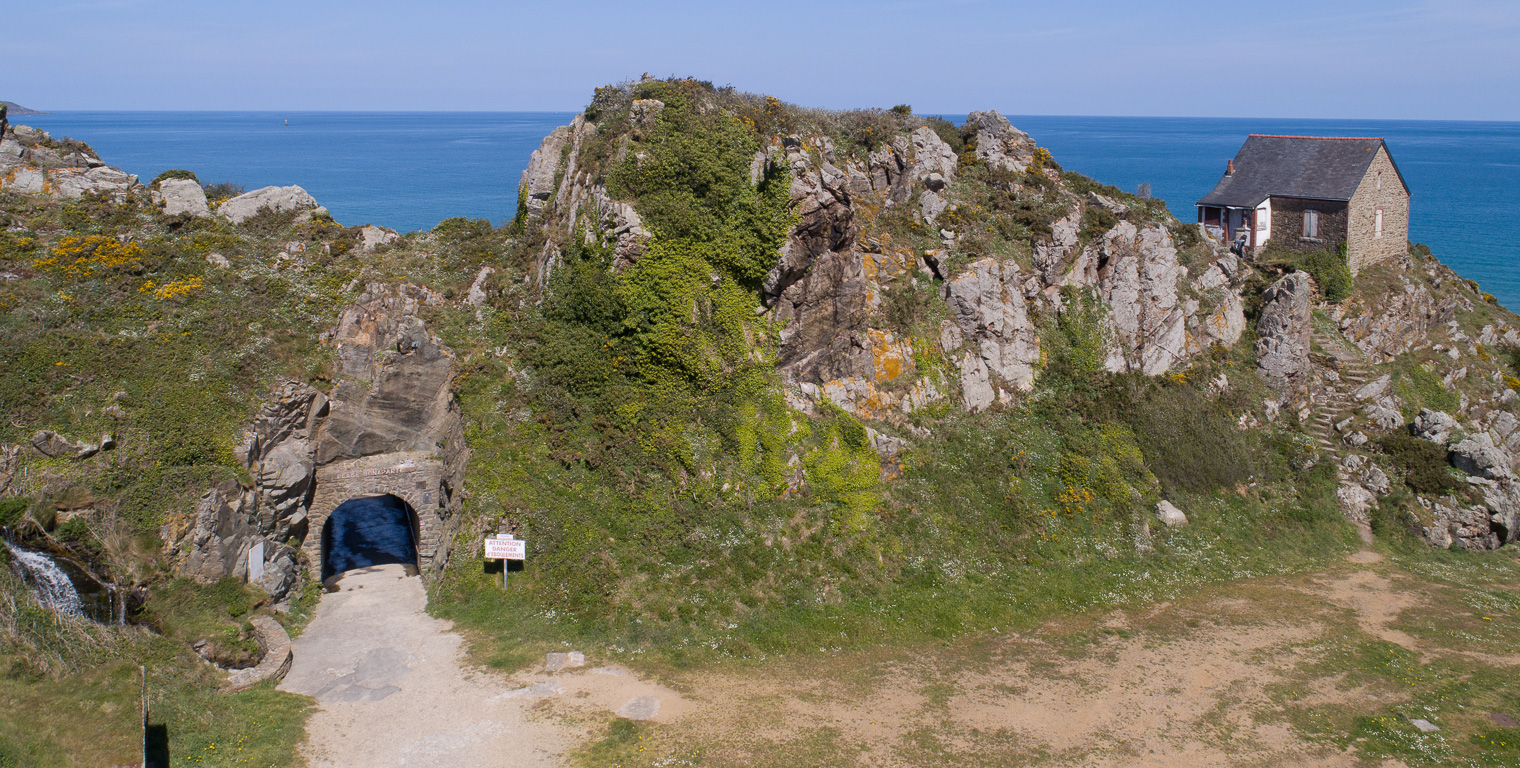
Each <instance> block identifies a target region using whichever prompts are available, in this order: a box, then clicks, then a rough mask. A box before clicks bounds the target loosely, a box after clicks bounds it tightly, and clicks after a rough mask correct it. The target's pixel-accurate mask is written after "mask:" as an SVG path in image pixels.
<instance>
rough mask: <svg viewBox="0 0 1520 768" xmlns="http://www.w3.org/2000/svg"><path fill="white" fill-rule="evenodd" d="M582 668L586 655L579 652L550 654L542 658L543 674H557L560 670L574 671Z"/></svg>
mask: <svg viewBox="0 0 1520 768" xmlns="http://www.w3.org/2000/svg"><path fill="white" fill-rule="evenodd" d="M584 666H586V655H585V654H583V653H581V652H580V651H569V652H567V653H550V654H547V655H545V657H544V671H545V672H558V671H560V670H562V669H574V668H576V667H584Z"/></svg>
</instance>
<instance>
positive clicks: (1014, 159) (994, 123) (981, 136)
mask: <svg viewBox="0 0 1520 768" xmlns="http://www.w3.org/2000/svg"><path fill="white" fill-rule="evenodd" d="M966 126H967V128H972V129H974V131H975V133H974V134H973V140H974V141H975V142H976V156H977V158H978V159H980V160H981V161H982V162H985V163H986V164H987V165H988V166H989V167H992V168H998V169H1000V170H1004V171H1012V172H1014V173H1023V172H1024V169H1026V168H1028V167H1029V164H1030V163H1031V162H1033V161H1034V150H1035V144H1034V141H1033V140H1032V139H1030V138H1029V134H1027V133H1024V132H1023V131H1021V130H1019V129H1017V128H1015V127H1013V125H1011V124H1010V123H1009V122H1008V118H1006V117H1003V116H1002V115H1001V114H999V113H998V112H996V111H987V112H972V113H971V114H970V115H968V116H967V117H966Z"/></svg>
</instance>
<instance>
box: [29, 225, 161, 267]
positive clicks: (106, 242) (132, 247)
mask: <svg viewBox="0 0 1520 768" xmlns="http://www.w3.org/2000/svg"><path fill="white" fill-rule="evenodd" d="M32 266H33V267H35V268H36V269H40V270H46V271H50V272H57V273H60V274H64V275H68V276H69V277H74V278H86V277H93V276H95V275H98V274H101V273H104V272H110V271H118V270H131V269H135V268H137V267H140V266H142V246H139V245H138V244H137V243H132V242H127V243H123V242H119V241H117V240H116V239H115V238H111V237H106V236H104V235H89V236H87V237H79V236H75V235H70V236H68V237H65V238H63V239H62V240H59V241H58V245H56V246H54V247H53V253H52V255H51V256H48V257H46V258H42V259H37V260H35V261H33V262H32Z"/></svg>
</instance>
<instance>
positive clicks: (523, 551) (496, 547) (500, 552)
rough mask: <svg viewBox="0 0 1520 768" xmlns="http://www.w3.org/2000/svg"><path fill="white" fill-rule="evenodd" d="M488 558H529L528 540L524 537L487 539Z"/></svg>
mask: <svg viewBox="0 0 1520 768" xmlns="http://www.w3.org/2000/svg"><path fill="white" fill-rule="evenodd" d="M486 559H487V560H527V559H528V542H526V541H524V540H522V539H486Z"/></svg>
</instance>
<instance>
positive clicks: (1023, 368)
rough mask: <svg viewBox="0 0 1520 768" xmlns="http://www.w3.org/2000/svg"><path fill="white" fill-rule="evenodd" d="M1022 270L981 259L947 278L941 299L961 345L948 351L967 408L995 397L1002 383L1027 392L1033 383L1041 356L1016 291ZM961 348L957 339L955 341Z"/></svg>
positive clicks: (1036, 335) (1035, 331) (982, 405)
mask: <svg viewBox="0 0 1520 768" xmlns="http://www.w3.org/2000/svg"><path fill="white" fill-rule="evenodd" d="M1021 282H1022V275H1021V274H1020V272H1019V267H1018V264H1016V263H1015V262H1013V261H1007V262H1002V263H999V262H998V261H997V260H996V259H990V258H989V259H979V260H977V261H975V262H973V263H971V264H970V265H968V266H967V268H966V271H964V272H962V273H961V274H960V275H958V276H957V277H955V278H954V279H952V280H950V281H948V282H946V283H945V301H946V303H947V304H948V305H949V308H950V313H951V317H952V318H953V319H954V321H955V325H956V328H957V329H958V330H959V335H958V336H957V337H954V338H959V339H960V340H961V342H962V343H963V344H964V346H965V349H964V351H962V352H961V353H960V354H959V355H958V356H957V355H955V354H954V351H953V350H946V352H947V354H950V355H951V359H952V360H958V363H959V366H960V369H961V395H962V398H963V400H964V403H965V407H966V409H967V410H969V411H979V410H983V409H985V408H986V407H988V406H989V405H991V404H992V403H993V402H994V401H995V400H997V399H998V392H999V390H1000V388H1001V387H1009V388H1011V389H1014V390H1017V391H1027V390H1029V389H1030V388H1032V387H1033V386H1034V376H1035V366H1036V365H1037V364H1038V362H1039V359H1040V337H1039V332H1038V329H1037V328H1036V327H1035V324H1034V322H1033V320H1032V319H1031V318H1030V316H1029V307H1028V305H1027V304H1026V303H1025V301H1024V295H1023V293H1022V292H1021V290H1020V283H1021ZM956 346H957V347H960V346H961V344H957V345H956Z"/></svg>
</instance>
